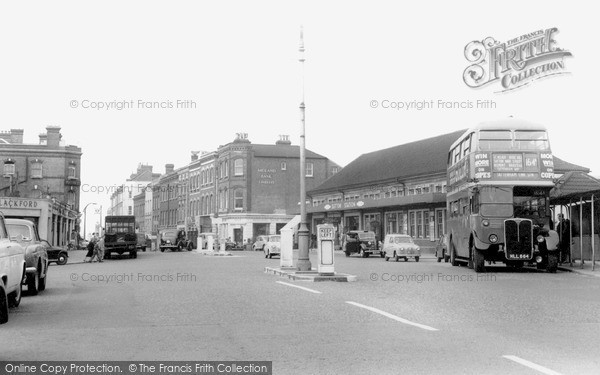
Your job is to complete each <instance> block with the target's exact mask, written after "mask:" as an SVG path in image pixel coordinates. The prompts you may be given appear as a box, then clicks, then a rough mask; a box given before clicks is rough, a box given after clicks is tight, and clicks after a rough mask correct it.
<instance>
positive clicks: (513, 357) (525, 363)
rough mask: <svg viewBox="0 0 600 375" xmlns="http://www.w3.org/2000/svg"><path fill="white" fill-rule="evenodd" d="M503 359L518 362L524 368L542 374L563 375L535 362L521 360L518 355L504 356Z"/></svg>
mask: <svg viewBox="0 0 600 375" xmlns="http://www.w3.org/2000/svg"><path fill="white" fill-rule="evenodd" d="M502 357H504V358H506V359H509V360H511V361H514V362H517V363H518V364H521V365H523V366H527V367H529V368H531V369H534V370H537V371H539V372H541V373H542V374H547V375H561V374H560V372H556V371H552V370H550V369H549V368H546V367H544V366H540V365H538V364H536V363H533V362H529V361H527V360H525V359H523V358H519V357H517V356H516V355H503V356H502Z"/></svg>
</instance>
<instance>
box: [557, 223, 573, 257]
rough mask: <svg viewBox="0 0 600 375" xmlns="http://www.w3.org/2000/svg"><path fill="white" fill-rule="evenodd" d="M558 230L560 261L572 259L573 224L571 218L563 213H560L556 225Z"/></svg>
mask: <svg viewBox="0 0 600 375" xmlns="http://www.w3.org/2000/svg"><path fill="white" fill-rule="evenodd" d="M556 232H558V238H559V243H558V247H559V249H560V261H561V263H562V262H567V260H568V261H570V260H571V252H570V246H571V224H570V222H569V219H565V216H564V215H563V214H558V224H557V225H556Z"/></svg>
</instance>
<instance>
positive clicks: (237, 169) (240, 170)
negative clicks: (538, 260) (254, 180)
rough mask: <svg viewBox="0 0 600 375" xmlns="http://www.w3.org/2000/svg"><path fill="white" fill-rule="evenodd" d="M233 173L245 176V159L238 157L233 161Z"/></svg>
mask: <svg viewBox="0 0 600 375" xmlns="http://www.w3.org/2000/svg"><path fill="white" fill-rule="evenodd" d="M233 175H234V176H243V175H244V160H242V159H236V160H235V161H234V162H233Z"/></svg>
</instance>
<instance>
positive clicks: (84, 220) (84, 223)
mask: <svg viewBox="0 0 600 375" xmlns="http://www.w3.org/2000/svg"><path fill="white" fill-rule="evenodd" d="M90 204H96V203H94V202H90V203H88V204H86V205H85V207H84V208H83V239H84V240H85V230H86V224H87V211H86V210H87V208H88V206H89V205H90Z"/></svg>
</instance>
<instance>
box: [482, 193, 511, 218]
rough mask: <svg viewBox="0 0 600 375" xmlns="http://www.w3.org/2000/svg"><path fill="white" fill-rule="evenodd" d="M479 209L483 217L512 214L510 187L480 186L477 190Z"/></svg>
mask: <svg viewBox="0 0 600 375" xmlns="http://www.w3.org/2000/svg"><path fill="white" fill-rule="evenodd" d="M479 211H480V213H481V215H482V216H485V217H511V216H512V215H513V197H512V189H511V188H509V187H493V186H484V187H482V188H481V189H480V190H479Z"/></svg>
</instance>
